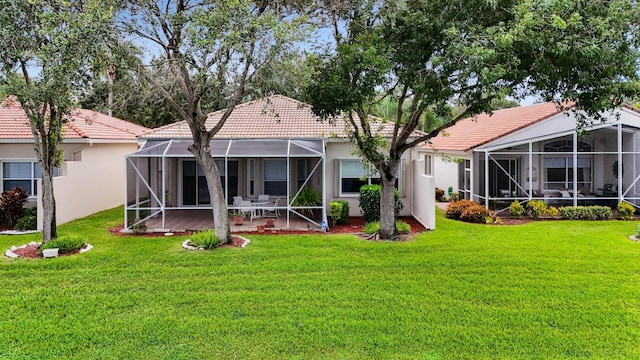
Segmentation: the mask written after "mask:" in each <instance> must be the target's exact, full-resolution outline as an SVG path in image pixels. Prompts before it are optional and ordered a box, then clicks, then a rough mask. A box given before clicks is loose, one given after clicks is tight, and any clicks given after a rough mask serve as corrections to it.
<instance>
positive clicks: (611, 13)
mask: <svg viewBox="0 0 640 360" xmlns="http://www.w3.org/2000/svg"><path fill="white" fill-rule="evenodd" d="M339 14H340V15H339V16H336V17H335V18H334V19H335V22H334V24H335V25H334V26H333V29H334V30H335V33H336V36H335V37H336V49H335V52H333V53H331V54H328V55H327V56H325V57H322V58H320V60H319V61H318V64H317V73H316V74H315V76H314V78H313V79H314V81H313V82H312V84H311V85H310V86H309V88H308V89H307V96H308V101H309V102H310V103H311V104H312V105H313V108H314V112H315V113H316V114H318V115H320V116H322V117H325V118H328V119H330V118H331V117H333V116H345V117H346V118H347V119H348V122H349V123H350V124H351V137H352V140H353V141H354V143H355V144H356V145H357V146H358V148H359V149H360V153H361V155H362V157H363V158H364V159H365V160H366V161H368V162H370V163H371V164H373V166H374V167H375V168H376V169H377V170H378V171H379V173H380V174H381V178H382V185H383V195H382V196H383V197H386V198H385V199H383V201H382V203H383V204H385V203H388V204H392V203H393V201H392V200H393V198H392V196H393V192H392V191H391V190H390V189H386V191H385V187H387V188H390V187H392V184H393V183H394V181H395V179H396V177H397V175H396V173H397V166H398V163H399V160H400V157H401V155H402V154H403V153H404V152H405V151H407V150H408V149H410V148H412V147H414V146H416V145H417V144H420V143H423V142H424V141H426V140H428V139H429V138H431V137H434V136H436V135H437V134H438V133H439V132H440V131H441V130H442V129H444V128H445V127H447V126H450V125H451V124H453V123H455V121H457V120H458V119H460V118H463V117H467V116H470V115H473V114H478V113H482V112H489V111H490V110H491V109H492V102H493V101H495V99H496V98H504V97H505V96H510V97H513V98H516V99H522V98H524V97H526V96H537V97H540V98H542V99H544V100H547V101H557V102H558V104H560V102H561V101H567V100H569V101H574V102H575V103H576V108H575V111H578V114H579V115H582V116H579V118H580V119H581V121H582V125H584V124H586V123H587V122H588V121H590V119H592V118H594V117H595V118H599V114H600V112H601V111H603V110H606V109H611V108H613V107H614V106H616V105H619V104H620V103H621V102H622V100H623V99H624V98H627V97H632V96H634V94H637V93H638V89H639V87H638V73H637V65H638V49H639V45H640V43H639V37H638V27H637V24H638V19H639V18H638V5H637V4H636V3H635V2H629V1H624V0H612V1H590V2H585V1H567V0H551V1H549V0H523V1H514V0H503V1H495V0H493V1H489V0H470V1H449V0H446V1H445V0H441V1H432V0H405V1H369V0H361V1H354V2H350V4H349V5H348V6H347V7H345V8H344V10H343V11H342V12H340V13H339ZM341 29H342V31H341ZM380 93H382V94H383V95H382V96H380ZM385 99H390V100H391V101H392V102H394V103H395V107H394V108H395V109H396V112H395V114H394V115H393V121H394V123H395V130H394V135H393V137H392V138H391V139H389V140H383V139H380V138H379V136H376V134H375V132H373V131H372V129H371V124H370V117H369V116H370V115H371V114H372V113H373V110H374V109H375V107H376V106H377V104H378V103H380V101H382V100H385ZM385 101H386V100H385ZM452 103H455V104H458V105H460V106H461V107H462V108H463V109H464V111H463V112H462V113H460V114H458V115H457V117H456V118H452V119H451V120H450V121H447V122H445V123H443V124H440V125H439V126H435V127H433V128H431V129H429V130H428V132H427V133H425V134H424V135H421V136H413V135H415V133H414V130H416V129H417V128H418V126H419V124H420V119H421V118H422V116H423V114H424V113H425V112H433V113H435V114H436V115H439V116H440V115H443V114H446V112H447V108H448V107H449V106H450V104H452ZM356 115H357V116H356ZM392 214H393V211H389V209H385V208H381V235H382V236H383V237H391V236H392V235H393V232H394V229H393V219H392V218H391V217H392ZM385 217H386V219H385Z"/></svg>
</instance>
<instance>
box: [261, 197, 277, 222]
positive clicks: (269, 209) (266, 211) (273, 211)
mask: <svg viewBox="0 0 640 360" xmlns="http://www.w3.org/2000/svg"><path fill="white" fill-rule="evenodd" d="M279 202H280V198H277V199H275V200H274V201H273V202H272V203H269V204H268V205H267V206H265V207H264V208H263V209H262V217H273V218H278V217H280V209H278V203H279Z"/></svg>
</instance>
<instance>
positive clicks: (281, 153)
mask: <svg viewBox="0 0 640 360" xmlns="http://www.w3.org/2000/svg"><path fill="white" fill-rule="evenodd" d="M192 143H193V141H192V140H191V139H149V140H146V141H145V143H144V144H143V145H142V147H141V148H140V150H138V151H137V152H136V153H133V154H129V155H127V156H126V158H125V169H126V171H125V192H124V193H125V195H124V196H125V199H124V201H125V202H124V204H125V211H124V226H125V228H126V229H130V228H131V227H132V226H134V225H136V224H139V223H142V222H144V221H146V220H147V219H150V218H151V217H154V216H157V215H161V216H162V228H163V229H165V227H166V211H167V210H189V209H198V210H212V209H213V205H210V206H197V207H193V206H171V207H169V206H167V199H166V196H159V195H158V194H157V192H156V191H154V188H153V186H151V184H149V182H150V181H147V180H146V179H145V176H144V175H143V174H142V173H141V171H140V164H139V162H138V160H139V159H150V158H155V159H160V168H159V171H161V172H162V182H161V184H159V185H160V189H156V190H159V192H160V194H165V193H166V190H167V184H166V181H167V178H166V173H165V169H166V168H167V163H166V159H167V158H180V159H184V158H194V156H193V154H192V153H191V152H189V150H188V149H187V147H188V146H189V145H190V144H192ZM247 149H250V150H247ZM325 149H326V146H325V139H323V138H303V139H214V140H212V141H211V154H212V156H213V157H214V158H224V161H225V177H226V178H228V160H229V158H230V157H231V158H234V159H237V158H247V159H253V158H283V157H285V158H286V159H287V196H286V199H287V205H286V206H277V207H275V208H277V209H279V210H286V214H287V228H289V227H290V215H291V214H292V213H293V214H296V215H298V216H299V217H301V218H303V219H305V220H307V221H308V222H310V223H312V224H314V225H316V226H318V227H323V225H324V226H326V224H327V211H326V210H327V209H326V203H327V201H326V200H327V194H326V152H325ZM252 151H255V153H254V152H252ZM313 158H317V159H318V161H317V162H316V164H315V166H314V167H313V169H312V170H311V171H309V173H308V175H307V177H306V179H305V181H304V183H303V184H302V186H300V188H299V189H298V191H297V192H296V193H295V194H294V195H293V196H290V194H291V189H292V188H291V174H290V171H291V159H313ZM133 159H137V160H136V163H134V161H133ZM130 168H131V169H132V170H133V171H134V173H135V174H134V178H135V181H136V182H135V195H134V197H135V199H132V200H134V202H131V201H130V199H129V191H128V190H129V188H128V185H129V180H130V179H129V171H128V169H130ZM319 168H320V170H321V171H322V204H321V206H305V207H301V206H292V204H293V202H294V201H295V200H296V198H297V197H298V195H299V194H300V192H301V191H302V189H304V187H305V186H307V184H308V183H309V180H310V179H311V178H312V176H313V175H314V174H315V172H316V171H318V169H319ZM149 180H150V179H149ZM141 185H143V186H144V188H146V190H145V191H148V192H149V199H147V200H144V201H142V202H141V201H140V200H141V199H140V188H141ZM224 192H225V198H226V199H228V193H229V184H228V183H225V189H224ZM130 202H131V204H130ZM153 202H155V203H156V204H158V206H151V205H152V204H153ZM146 203H149V204H150V205H149V206H141V205H143V204H146ZM228 209H229V210H233V209H235V207H234V206H229V207H228ZM307 209H308V210H314V209H317V210H321V211H322V216H321V218H322V223H320V224H319V223H317V222H316V221H315V220H313V219H311V218H309V217H307V216H306V215H304V214H302V213H301V212H300V211H298V210H307ZM147 210H148V211H149V214H148V215H147V216H145V217H143V218H140V216H139V214H140V212H141V211H147ZM129 211H133V212H135V214H136V217H135V220H134V221H133V222H130V221H129Z"/></svg>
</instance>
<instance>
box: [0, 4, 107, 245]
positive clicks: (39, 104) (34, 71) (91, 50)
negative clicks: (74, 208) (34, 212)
mask: <svg viewBox="0 0 640 360" xmlns="http://www.w3.org/2000/svg"><path fill="white" fill-rule="evenodd" d="M0 8H1V9H2V11H1V12H0V49H2V52H0V83H1V84H2V87H3V88H4V91H5V92H6V93H8V94H11V95H14V96H15V97H16V98H17V100H18V101H19V102H20V104H21V105H22V108H23V109H24V111H25V113H26V114H27V117H28V119H29V124H30V125H31V132H32V134H33V137H34V145H35V153H36V158H37V159H38V162H39V164H40V165H41V166H42V169H43V171H42V203H43V214H42V219H43V220H42V221H43V232H42V242H43V243H46V242H47V241H49V240H51V239H52V238H55V237H56V236H57V231H56V216H55V209H56V205H55V198H54V194H53V169H54V167H55V166H56V165H58V163H59V161H60V158H61V154H60V151H59V149H58V144H59V143H60V142H61V141H62V138H63V124H64V123H65V122H66V121H67V118H68V115H69V112H70V110H71V109H72V107H73V106H74V96H75V95H77V94H78V93H79V92H80V91H81V89H82V88H83V87H84V85H85V84H86V82H87V80H88V79H89V78H90V77H91V75H92V74H95V73H96V67H95V65H97V64H98V63H99V62H98V59H99V58H100V56H101V55H102V53H103V51H104V50H105V49H106V48H105V47H103V46H102V45H103V44H105V43H106V42H107V41H108V39H109V38H110V28H111V26H110V23H111V19H112V17H111V15H112V14H111V7H110V5H109V3H108V2H107V1H100V0H84V1H73V0H66V1H63V0H32V1H12V0H0Z"/></svg>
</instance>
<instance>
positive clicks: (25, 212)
mask: <svg viewBox="0 0 640 360" xmlns="http://www.w3.org/2000/svg"><path fill="white" fill-rule="evenodd" d="M22 216H36V217H37V216H38V208H37V207H36V206H34V207H30V208H24V209H22Z"/></svg>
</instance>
